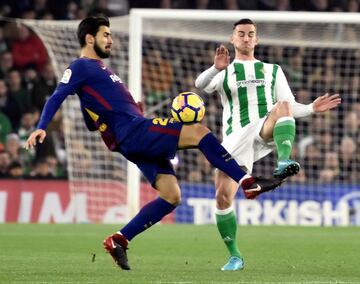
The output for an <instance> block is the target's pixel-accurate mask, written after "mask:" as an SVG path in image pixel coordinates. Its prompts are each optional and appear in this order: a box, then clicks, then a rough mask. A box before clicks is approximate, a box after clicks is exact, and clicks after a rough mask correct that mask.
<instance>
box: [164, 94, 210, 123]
mask: <svg viewBox="0 0 360 284" xmlns="http://www.w3.org/2000/svg"><path fill="white" fill-rule="evenodd" d="M171 114H172V116H173V118H174V119H175V120H176V121H180V122H183V123H196V122H200V121H201V120H202V119H203V118H204V115H205V105H204V101H203V100H202V98H201V97H200V96H199V95H197V94H195V93H193V92H183V93H180V94H179V95H177V96H176V97H175V98H174V100H173V102H172V104H171Z"/></svg>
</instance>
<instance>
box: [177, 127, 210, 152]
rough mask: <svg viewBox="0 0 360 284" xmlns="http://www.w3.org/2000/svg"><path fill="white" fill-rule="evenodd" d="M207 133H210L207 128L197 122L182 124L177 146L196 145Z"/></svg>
mask: <svg viewBox="0 0 360 284" xmlns="http://www.w3.org/2000/svg"><path fill="white" fill-rule="evenodd" d="M208 133H210V130H209V128H207V127H205V126H203V125H201V124H199V123H195V124H191V125H184V126H183V128H182V130H181V133H180V139H179V147H180V148H184V147H191V146H197V145H198V144H199V142H200V141H201V139H202V138H203V137H204V136H205V135H206V134H208Z"/></svg>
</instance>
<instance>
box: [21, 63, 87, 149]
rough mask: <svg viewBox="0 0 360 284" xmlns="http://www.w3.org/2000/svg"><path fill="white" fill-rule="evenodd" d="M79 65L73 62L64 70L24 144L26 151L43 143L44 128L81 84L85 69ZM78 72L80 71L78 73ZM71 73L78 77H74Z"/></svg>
mask: <svg viewBox="0 0 360 284" xmlns="http://www.w3.org/2000/svg"><path fill="white" fill-rule="evenodd" d="M80 65H81V64H79V63H77V62H76V61H75V62H74V63H73V64H71V66H70V67H69V68H68V69H66V70H65V72H64V75H63V77H62V79H61V81H60V83H59V84H58V86H57V88H56V90H55V91H54V93H53V94H52V95H51V96H50V97H49V99H48V100H47V102H46V104H45V106H44V108H43V110H42V112H41V116H40V120H39V123H38V126H37V129H36V130H35V131H33V132H32V133H31V134H30V136H29V138H28V139H27V141H26V142H25V148H26V149H29V148H33V147H34V146H35V145H36V142H37V140H38V141H39V142H40V143H42V142H43V141H44V139H45V137H46V128H47V126H48V124H49V123H50V121H51V119H52V118H53V117H54V115H55V113H56V112H57V111H58V109H59V108H60V106H61V104H62V103H63V101H64V100H65V99H66V97H67V96H68V95H70V94H71V95H72V94H74V93H75V92H76V90H78V89H79V87H80V86H81V84H83V82H84V73H85V70H84V69H85V68H82V67H81V66H80ZM80 70H82V71H81V72H80ZM73 73H75V74H78V75H76V76H75V75H73Z"/></svg>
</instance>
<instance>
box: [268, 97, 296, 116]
mask: <svg viewBox="0 0 360 284" xmlns="http://www.w3.org/2000/svg"><path fill="white" fill-rule="evenodd" d="M271 112H272V114H273V115H274V116H275V117H276V119H278V118H280V117H283V116H292V107H291V104H290V103H289V102H286V101H281V102H277V103H276V105H275V106H274V108H273V110H272V111H271Z"/></svg>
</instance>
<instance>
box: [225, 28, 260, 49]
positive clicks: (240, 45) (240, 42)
mask: <svg viewBox="0 0 360 284" xmlns="http://www.w3.org/2000/svg"><path fill="white" fill-rule="evenodd" d="M231 43H232V44H233V45H234V47H235V49H236V50H237V51H238V52H240V53H241V54H243V55H251V54H252V53H253V52H254V49H255V46H256V45H257V43H258V39H257V35H256V28H255V26H254V25H237V26H236V27H235V29H234V31H233V34H232V36H231Z"/></svg>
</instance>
